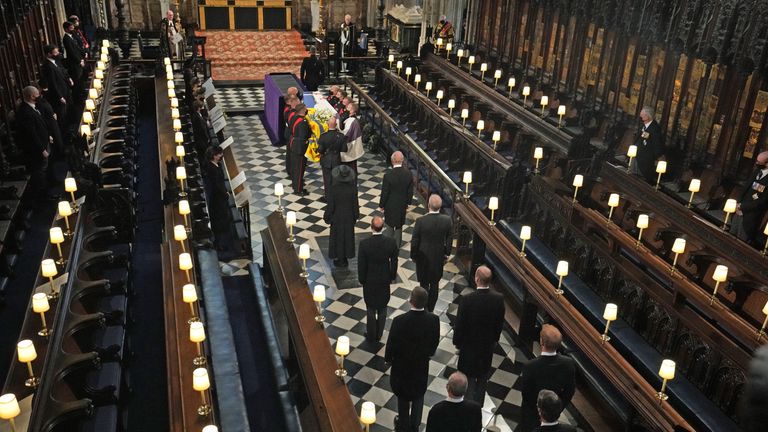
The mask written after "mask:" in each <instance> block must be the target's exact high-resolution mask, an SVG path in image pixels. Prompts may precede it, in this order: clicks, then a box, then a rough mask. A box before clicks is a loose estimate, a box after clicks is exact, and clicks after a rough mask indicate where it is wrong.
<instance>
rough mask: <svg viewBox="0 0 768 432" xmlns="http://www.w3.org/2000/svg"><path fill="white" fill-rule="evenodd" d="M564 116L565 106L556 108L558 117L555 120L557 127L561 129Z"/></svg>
mask: <svg viewBox="0 0 768 432" xmlns="http://www.w3.org/2000/svg"><path fill="white" fill-rule="evenodd" d="M564 115H565V105H560V106H558V107H557V116H558V117H560V118H559V119H558V120H557V127H558V128H562V127H563V116H564Z"/></svg>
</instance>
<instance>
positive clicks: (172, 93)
mask: <svg viewBox="0 0 768 432" xmlns="http://www.w3.org/2000/svg"><path fill="white" fill-rule="evenodd" d="M175 97H176V90H174V89H168V98H169V99H170V98H175Z"/></svg>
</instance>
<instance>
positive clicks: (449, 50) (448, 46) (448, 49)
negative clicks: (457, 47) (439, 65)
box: [445, 42, 453, 57]
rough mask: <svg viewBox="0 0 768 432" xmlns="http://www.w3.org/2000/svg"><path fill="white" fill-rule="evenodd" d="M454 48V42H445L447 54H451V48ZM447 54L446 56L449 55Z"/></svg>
mask: <svg viewBox="0 0 768 432" xmlns="http://www.w3.org/2000/svg"><path fill="white" fill-rule="evenodd" d="M452 49H453V44H452V43H450V42H448V43H447V44H445V51H446V54H447V55H450V54H451V50H452ZM447 55H446V57H447Z"/></svg>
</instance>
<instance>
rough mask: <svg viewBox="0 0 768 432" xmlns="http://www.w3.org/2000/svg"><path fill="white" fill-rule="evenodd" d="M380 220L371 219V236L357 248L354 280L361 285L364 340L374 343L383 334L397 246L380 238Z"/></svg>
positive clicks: (381, 226) (394, 273)
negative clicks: (363, 308)
mask: <svg viewBox="0 0 768 432" xmlns="http://www.w3.org/2000/svg"><path fill="white" fill-rule="evenodd" d="M383 229H384V220H383V219H382V218H381V216H374V217H373V219H372V220H371V231H373V233H372V235H371V236H370V237H368V238H367V239H365V240H362V241H361V242H360V245H359V246H358V247H357V279H358V280H359V281H360V283H361V284H362V285H363V300H364V301H365V310H366V312H367V318H366V325H367V332H366V334H365V339H366V340H368V341H369V342H378V341H379V340H381V336H382V334H383V333H384V324H386V321H387V304H388V303H389V297H390V292H389V284H390V283H391V282H393V281H394V280H395V278H396V277H397V257H398V247H397V245H396V244H395V241H394V240H393V239H392V238H390V237H385V236H383V235H381V233H382V230H383Z"/></svg>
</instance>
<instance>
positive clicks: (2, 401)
mask: <svg viewBox="0 0 768 432" xmlns="http://www.w3.org/2000/svg"><path fill="white" fill-rule="evenodd" d="M19 414H21V407H20V406H19V401H18V400H17V399H16V395H15V394H13V393H6V394H4V395H2V396H0V419H3V420H8V423H9V424H10V426H11V432H17V429H16V420H15V419H16V417H18V416H19ZM374 415H375V413H374ZM374 420H375V418H374Z"/></svg>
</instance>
